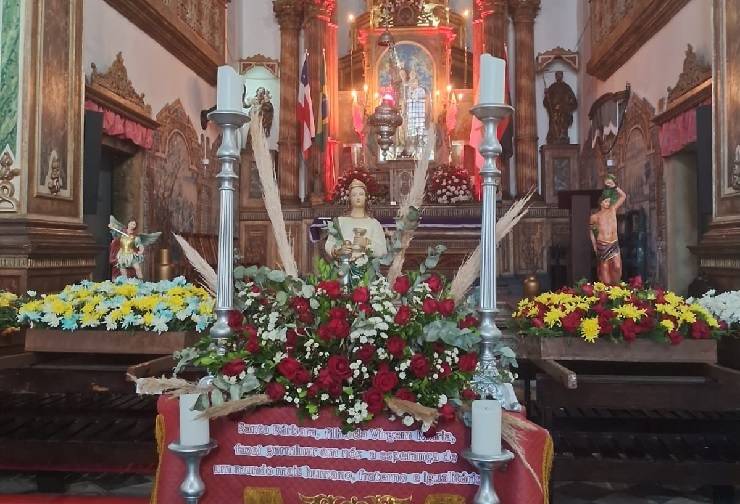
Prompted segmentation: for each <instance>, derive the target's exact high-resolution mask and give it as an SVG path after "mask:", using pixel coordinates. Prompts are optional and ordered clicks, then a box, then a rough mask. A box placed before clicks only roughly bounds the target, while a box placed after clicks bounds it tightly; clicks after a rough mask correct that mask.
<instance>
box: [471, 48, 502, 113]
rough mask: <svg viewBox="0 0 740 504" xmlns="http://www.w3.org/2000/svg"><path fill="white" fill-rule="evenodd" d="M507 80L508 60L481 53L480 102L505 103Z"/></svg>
mask: <svg viewBox="0 0 740 504" xmlns="http://www.w3.org/2000/svg"><path fill="white" fill-rule="evenodd" d="M505 80H506V61H504V60H502V59H501V58H495V57H493V56H491V55H490V54H487V53H486V54H481V56H480V81H479V84H478V85H479V88H480V89H479V97H480V98H479V103H504V90H505V84H506V82H505Z"/></svg>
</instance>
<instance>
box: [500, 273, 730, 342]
mask: <svg viewBox="0 0 740 504" xmlns="http://www.w3.org/2000/svg"><path fill="white" fill-rule="evenodd" d="M513 316H514V318H515V319H516V321H517V322H518V323H519V326H520V328H521V329H522V330H523V331H525V332H526V333H527V334H531V335H535V336H542V337H560V336H574V337H580V338H583V340H585V341H587V342H590V343H593V342H595V341H596V340H597V339H599V338H607V339H611V340H613V341H626V342H632V341H634V340H635V339H636V338H650V339H653V340H655V341H664V342H670V343H671V344H673V345H677V344H679V343H681V341H683V340H684V338H693V339H707V338H719V337H721V336H722V335H723V334H724V331H723V329H724V328H726V326H724V324H723V323H721V322H720V321H719V320H718V319H717V318H716V317H715V316H714V315H712V313H711V312H710V311H709V310H708V309H707V308H705V307H704V306H702V305H701V304H699V303H690V302H687V301H686V300H685V299H684V298H683V297H681V296H678V295H677V294H675V293H674V292H670V291H664V290H662V289H650V288H646V287H644V286H643V285H642V281H641V280H640V279H639V277H638V278H635V279H632V280H631V281H630V283H629V284H627V283H621V284H620V285H613V286H610V285H605V284H603V283H600V282H596V283H586V282H583V283H579V284H578V285H577V286H576V287H575V288H569V287H566V288H563V289H561V290H559V291H557V292H545V293H543V294H540V295H539V296H537V297H535V298H534V299H523V300H522V301H520V302H519V305H518V306H517V309H516V311H515V312H514V314H513Z"/></svg>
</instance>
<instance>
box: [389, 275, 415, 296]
mask: <svg viewBox="0 0 740 504" xmlns="http://www.w3.org/2000/svg"><path fill="white" fill-rule="evenodd" d="M410 288H411V281H410V280H409V277H407V276H406V275H404V276H400V277H398V278H396V281H395V282H393V290H394V291H396V292H398V293H399V294H400V295H402V296H404V295H405V294H406V293H407V292H408V291H409V289H410Z"/></svg>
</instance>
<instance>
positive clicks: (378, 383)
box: [373, 369, 398, 392]
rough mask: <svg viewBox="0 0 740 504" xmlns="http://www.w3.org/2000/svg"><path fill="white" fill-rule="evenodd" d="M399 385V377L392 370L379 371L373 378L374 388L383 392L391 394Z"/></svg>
mask: <svg viewBox="0 0 740 504" xmlns="http://www.w3.org/2000/svg"><path fill="white" fill-rule="evenodd" d="M396 385H398V376H397V375H396V373H394V372H393V371H390V370H387V369H386V370H382V371H378V372H377V373H376V374H375V376H374V377H373V387H375V388H377V389H378V390H380V391H381V392H390V391H391V390H393V388H394V387H395V386H396Z"/></svg>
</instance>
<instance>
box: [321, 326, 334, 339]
mask: <svg viewBox="0 0 740 504" xmlns="http://www.w3.org/2000/svg"><path fill="white" fill-rule="evenodd" d="M318 334H319V338H321V339H322V340H324V341H330V340H331V338H332V334H331V331H329V324H322V325H320V326H319V330H318Z"/></svg>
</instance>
